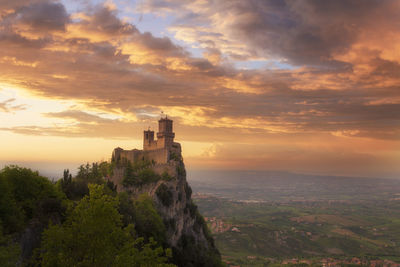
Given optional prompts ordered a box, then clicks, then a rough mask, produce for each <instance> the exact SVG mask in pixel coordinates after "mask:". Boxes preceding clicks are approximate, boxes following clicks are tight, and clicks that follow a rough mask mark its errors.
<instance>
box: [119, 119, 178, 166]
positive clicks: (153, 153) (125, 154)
mask: <svg viewBox="0 0 400 267" xmlns="http://www.w3.org/2000/svg"><path fill="white" fill-rule="evenodd" d="M172 126H173V121H172V120H170V119H168V117H167V116H165V118H161V119H160V120H159V121H158V133H157V140H154V131H151V130H150V129H149V130H147V131H144V136H143V150H139V149H132V150H124V149H122V148H120V147H117V148H115V149H114V151H113V153H112V158H113V160H115V161H117V162H118V161H121V160H122V161H124V160H126V161H130V162H131V163H133V164H134V163H135V162H137V161H140V160H149V161H152V162H154V163H157V164H166V163H168V162H169V160H170V159H172V158H175V157H181V145H180V144H179V143H176V142H174V138H175V133H174V132H173V129H172Z"/></svg>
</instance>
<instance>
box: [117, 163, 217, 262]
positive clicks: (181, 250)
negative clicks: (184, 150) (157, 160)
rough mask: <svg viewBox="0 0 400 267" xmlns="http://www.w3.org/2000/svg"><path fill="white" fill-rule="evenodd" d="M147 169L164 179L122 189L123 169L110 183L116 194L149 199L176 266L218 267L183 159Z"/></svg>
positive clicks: (212, 241) (211, 239) (214, 249)
mask: <svg viewBox="0 0 400 267" xmlns="http://www.w3.org/2000/svg"><path fill="white" fill-rule="evenodd" d="M150 168H151V169H152V170H153V171H154V172H155V173H156V174H158V175H159V177H164V178H161V179H159V180H158V181H154V182H151V183H147V184H143V185H141V186H126V185H125V186H124V185H123V182H122V181H123V179H124V175H125V173H126V167H117V168H115V169H114V174H113V177H112V178H111V180H112V181H113V182H114V183H115V184H117V190H118V191H126V192H128V193H130V195H131V196H132V198H136V197H138V196H139V195H141V194H148V195H150V196H151V197H152V199H153V201H154V203H155V207H156V209H157V211H158V213H159V214H160V215H161V217H162V218H163V221H164V224H165V227H166V229H167V243H168V245H169V246H170V247H172V249H173V252H174V261H175V262H174V263H175V264H177V265H178V266H219V265H220V254H219V252H218V250H217V249H216V248H215V245H214V240H213V238H212V237H211V235H210V233H209V231H208V229H207V225H206V223H205V221H204V219H203V217H202V216H201V215H200V213H199V212H198V210H197V206H196V205H195V204H193V202H192V198H191V195H192V189H191V188H190V186H189V184H188V183H187V181H186V171H185V166H184V164H183V161H182V158H175V159H173V160H170V161H168V162H167V163H166V164H153V165H151V166H150Z"/></svg>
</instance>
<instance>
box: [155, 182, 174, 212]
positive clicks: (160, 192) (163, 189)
mask: <svg viewBox="0 0 400 267" xmlns="http://www.w3.org/2000/svg"><path fill="white" fill-rule="evenodd" d="M156 195H157V197H158V199H159V200H161V203H162V204H163V205H164V206H166V207H169V206H170V205H171V204H172V203H173V201H174V197H173V194H172V192H171V190H170V189H169V188H168V187H167V186H166V185H165V184H161V185H160V186H159V187H158V188H157V190H156Z"/></svg>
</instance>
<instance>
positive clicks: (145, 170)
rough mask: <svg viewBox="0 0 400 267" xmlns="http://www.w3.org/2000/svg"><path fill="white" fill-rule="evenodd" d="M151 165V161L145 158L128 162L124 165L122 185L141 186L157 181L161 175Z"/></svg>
mask: <svg viewBox="0 0 400 267" xmlns="http://www.w3.org/2000/svg"><path fill="white" fill-rule="evenodd" d="M151 166H152V163H151V162H150V161H146V160H142V161H138V162H135V164H132V163H130V162H128V163H127V165H126V167H125V173H124V179H123V180H122V185H123V186H124V187H129V186H142V185H145V184H149V183H154V182H157V181H158V180H160V179H161V176H160V175H159V174H157V173H156V172H154V170H153V169H152V168H151Z"/></svg>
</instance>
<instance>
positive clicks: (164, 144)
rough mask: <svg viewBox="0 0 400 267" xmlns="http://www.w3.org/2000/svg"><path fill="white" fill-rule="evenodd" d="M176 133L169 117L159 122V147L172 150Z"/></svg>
mask: <svg viewBox="0 0 400 267" xmlns="http://www.w3.org/2000/svg"><path fill="white" fill-rule="evenodd" d="M174 138H175V133H174V132H173V131H172V120H170V119H168V117H165V118H161V119H160V120H159V121H158V133H157V147H158V148H171V146H172V144H173V143H174Z"/></svg>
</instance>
